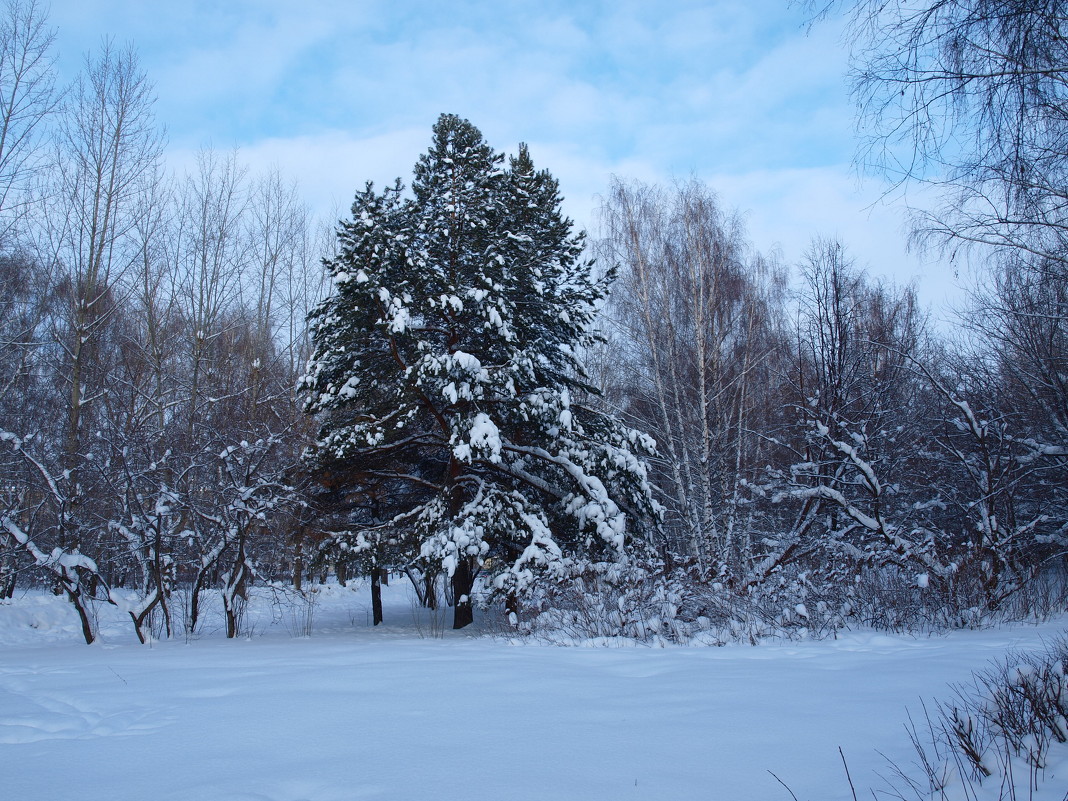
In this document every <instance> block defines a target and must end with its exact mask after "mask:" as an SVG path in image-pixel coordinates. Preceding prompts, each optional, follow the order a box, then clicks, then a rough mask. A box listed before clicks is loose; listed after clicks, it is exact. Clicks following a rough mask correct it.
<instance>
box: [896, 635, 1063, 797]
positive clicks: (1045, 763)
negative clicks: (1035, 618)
mask: <svg viewBox="0 0 1068 801" xmlns="http://www.w3.org/2000/svg"><path fill="white" fill-rule="evenodd" d="M924 717H925V729H926V731H921V729H920V728H919V727H918V726H917V725H916V724H915V723H912V724H910V726H909V734H910V736H911V738H912V741H913V744H914V746H915V748H916V753H917V757H918V762H917V767H919V769H920V776H919V778H917V777H916V776H915V775H913V774H911V773H910V772H909V771H908V770H907V769H906V768H905V767H904V766H901V765H895V766H894V775H893V777H892V778H891V780H890V785H891V790H889V791H884V793H883V794H882V795H883V797H886V798H898V799H908V798H915V799H917V800H918V801H927V799H937V801H956V799H962V801H1009V800H1010V799H1012V801H1015V799H1025V798H1026V799H1052V800H1053V801H1061V799H1063V798H1064V797H1065V793H1064V785H1065V776H1066V774H1068V639H1062V640H1059V641H1057V642H1055V643H1053V644H1052V645H1050V647H1049V648H1048V649H1047V650H1046V651H1045V652H1044V653H1038V654H1023V655H1013V656H1009V657H1007V658H1006V659H1005V660H1004V661H1002V662H1000V663H998V664H996V665H995V666H994V667H992V668H990V669H988V670H986V671H983V672H980V673H977V674H976V675H975V676H974V677H973V682H972V684H970V685H967V686H960V687H957V688H956V698H955V699H954V700H952V701H949V702H946V703H942V704H939V705H938V707H937V709H936V711H935V712H934V714H933V719H932V715H930V714H928V711H927V709H926V708H925V709H924Z"/></svg>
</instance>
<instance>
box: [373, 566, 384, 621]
mask: <svg viewBox="0 0 1068 801" xmlns="http://www.w3.org/2000/svg"><path fill="white" fill-rule="evenodd" d="M371 617H372V618H373V620H374V625H376V626H377V625H378V624H379V623H381V622H382V571H381V570H379V569H378V568H377V567H376V568H374V569H373V570H372V571H371Z"/></svg>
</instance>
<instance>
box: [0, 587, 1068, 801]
mask: <svg viewBox="0 0 1068 801" xmlns="http://www.w3.org/2000/svg"><path fill="white" fill-rule="evenodd" d="M386 597H387V608H386V625H385V626H380V627H378V628H377V629H372V628H370V627H369V626H367V624H366V613H365V609H364V606H365V605H366V602H367V598H366V590H365V589H361V590H360V591H359V592H351V591H349V590H345V589H342V588H339V587H336V586H335V587H327V588H324V590H323V592H322V593H321V598H320V601H319V606H318V607H317V609H316V617H315V618H314V634H313V636H312V637H311V638H296V637H293V636H291V634H290V631H291V630H292V625H291V624H290V623H287V622H286V621H285V620H284V619H283V618H282V616H281V615H280V614H279V612H278V608H277V607H271V605H270V604H267V603H265V602H264V599H262V598H261V599H260V602H259V603H254V604H253V605H252V608H250V613H249V623H250V625H251V626H252V630H253V634H252V636H251V637H249V638H242V639H238V640H236V641H226V640H224V639H222V638H221V635H220V634H218V633H211V632H209V633H206V634H204V635H203V636H202V637H201V638H199V639H196V640H193V641H191V642H188V643H187V642H185V641H184V640H182V639H180V638H179V639H178V640H176V641H169V642H156V643H153V644H152V645H151V646H141V645H139V644H137V643H136V641H135V640H134V635H133V631H132V626H130V624H129V623H124V622H123V621H122V620H121V618H119V617H117V616H112V617H107V614H110V613H107V614H105V613H102V620H101V623H102V630H103V632H104V638H103V642H102V643H100V644H98V645H94V646H85V645H84V644H80V643H79V642H78V640H77V637H78V630H77V624H76V621H75V620H73V613H72V612H69V610H68V608H67V607H66V606H65V605H64V604H63V602H62V600H57V599H54V598H52V597H51V596H47V595H41V594H28V595H26V596H24V597H22V598H18V599H16V600H15V601H14V602H11V603H4V604H0V776H2V777H3V779H2V784H0V787H2V792H0V795H2V797H4V798H11V799H18V801H48V800H49V799H57V801H58V800H59V799H72V798H78V799H81V800H82V801H96V800H97V799H99V801H105V800H106V801H125V799H130V801H133V799H138V801H141V800H142V799H146V798H151V799H154V800H158V801H179V800H182V801H185V800H186V799H188V800H189V801H193V800H194V799H196V800H197V801H201V800H202V799H208V800H212V801H348V800H349V799H365V798H366V799H426V798H433V799H435V801H439V800H440V801H451V800H452V799H457V801H458V800H459V799H475V800H477V799H501V800H502V801H510V800H514V801H528V800H529V801H534V799H537V800H538V801H542V800H543V799H567V800H571V799H574V800H575V801H599V800H600V799H604V800H605V801H609V799H611V801H616V800H617V799H664V800H665V801H667V799H671V800H672V801H681V800H682V799H707V800H709V801H765V800H767V801H777V800H778V799H784V800H786V799H789V794H788V793H787V791H786V790H785V789H784V788H783V787H782V786H781V785H780V784H779V783H778V782H777V781H776V780H775V779H774V778H773V777H772V776H771V775H770V774H769V773H768V771H773V772H774V773H775V774H776V775H777V776H779V777H780V778H781V779H782V780H783V781H784V782H786V783H787V784H788V785H789V786H790V788H791V789H792V790H793V792H794V793H795V794H796V795H797V797H798V799H800V801H839V800H841V801H848V799H851V798H852V795H851V793H850V790H849V787H848V785H847V783H846V781H845V777H844V773H843V770H842V765H841V761H840V757H839V755H838V751H837V748H838V747H839V746H841V747H842V748H843V750H844V752H845V755H846V757H847V759H848V760H849V768H850V771H851V773H852V776H853V779H854V782H855V783H856V785H857V787H858V793H859V794H860V795H861V797H870V793H868V792H867V789H866V788H867V787H868V786H875V787H882V786H883V784H882V782H881V781H880V779H879V778H878V776H877V775H876V773H884V774H888V773H889V769H888V765H887V762H886V760H885V759H884V758H883V757H882V756H880V754H879V753H878V752H882V753H883V754H885V755H886V756H887V757H889V758H890V759H892V760H894V761H896V762H898V763H899V764H901V765H903V766H908V765H910V764H911V762H912V761H913V759H914V755H913V753H912V750H911V746H910V745H909V742H908V738H907V736H906V733H905V731H904V726H903V724H904V723H905V722H906V720H907V712H906V709H907V708H911V709H912V710H913V712H914V716H915V714H916V713H917V712H919V711H920V710H919V702H920V699H921V698H922V699H925V700H927V701H928V702H930V700H931V699H932V698H936V699H937V698H940V699H943V700H948V698H949V696H950V691H949V690H948V688H947V684H949V683H951V682H957V683H960V682H965V681H967V680H968V678H969V676H970V673H971V671H973V670H976V669H979V668H982V667H984V666H986V665H987V664H988V662H989V661H990V660H991V659H993V658H996V657H1000V656H1002V655H1004V653H1005V652H1006V650H1007V649H1011V648H1017V649H1038V648H1040V647H1041V646H1042V642H1043V640H1044V639H1051V638H1053V637H1055V636H1057V635H1058V634H1059V633H1061V632H1062V631H1063V630H1064V627H1065V621H1064V620H1061V621H1059V622H1055V623H1050V624H1044V625H1041V626H1013V627H1005V628H1002V629H997V630H988V631H962V632H956V633H954V634H952V635H951V636H948V637H932V638H911V637H898V636H886V635H880V634H875V633H870V632H867V633H865V632H858V633H851V634H847V635H846V636H844V637H842V638H840V639H838V640H833V641H823V642H802V643H784V644H763V645H760V646H757V647H751V646H745V645H737V646H734V645H732V646H727V647H723V648H702V647H689V648H686V647H669V648H648V647H629V648H624V647H620V648H612V647H597V648H584V647H571V648H564V647H553V646H544V645H533V644H519V645H517V644H516V641H512V640H509V639H508V638H503V637H496V638H493V637H486V636H483V637H473V636H470V635H467V634H465V633H463V632H459V633H454V632H452V631H445V632H444V636H443V637H441V638H435V637H421V636H420V633H419V632H423V634H424V635H425V634H427V633H429V632H430V631H432V630H433V627H432V626H431V625H430V623H431V621H428V620H427V619H425V618H424V619H423V620H420V621H416V620H415V618H414V617H413V612H414V609H413V606H412V604H411V602H410V600H409V599H408V590H407V588H406V587H405V586H404V583H403V582H400V581H398V582H395V583H394V585H393V586H391V587H389V588H387V592H386ZM68 613H69V615H70V618H71V619H70V620H67V615H68ZM519 642H521V643H522V642H523V641H519ZM1053 762H1054V761H1053V760H1051V766H1050V767H1049V768H1048V769H1047V774H1054V775H1048V776H1047V778H1048V779H1049V781H1048V782H1047V785H1048V786H1049V787H1053V786H1057V784H1058V782H1057V779H1056V775H1055V774H1056V772H1058V771H1059V772H1061V773H1064V772H1065V771H1066V770H1068V765H1066V764H1065V763H1063V762H1062V763H1058V764H1053ZM1059 786H1060V787H1061V788H1062V789H1061V791H1060V795H1052V794H1051V795H1049V796H1048V797H1049V798H1054V797H1055V798H1057V799H1058V801H1059V799H1060V797H1061V796H1063V793H1064V790H1063V788H1064V787H1066V786H1068V778H1066V779H1065V781H1064V782H1063V783H1061V784H1060V785H1059ZM1038 797H1040V798H1041V797H1045V796H1038Z"/></svg>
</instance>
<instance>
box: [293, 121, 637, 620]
mask: <svg viewBox="0 0 1068 801" xmlns="http://www.w3.org/2000/svg"><path fill="white" fill-rule="evenodd" d="M503 161H504V160H503V157H502V156H500V155H497V154H495V153H494V151H493V150H492V148H490V147H489V145H488V144H486V142H485V141H484V140H483V138H482V135H481V133H480V132H479V131H478V129H477V128H475V127H474V126H473V125H471V124H470V123H469V122H467V121H466V120H463V119H461V118H459V117H456V116H454V115H443V116H442V117H441V118H440V119H439V120H438V122H437V124H436V125H435V126H434V130H433V144H432V146H431V148H430V150H429V151H428V152H427V153H426V154H424V155H423V156H421V157H420V159H419V161H418V163H417V164H416V167H415V179H414V182H413V185H412V197H410V198H404V197H403V190H402V187H401V184H400V182H399V181H398V183H397V184H396V185H395V186H393V187H391V188H389V189H387V190H385V191H384V192H383V193H381V194H378V193H376V192H375V191H374V188H373V187H372V186H371V185H370V184H368V186H367V188H366V189H365V190H364V191H363V192H360V193H359V194H357V196H356V201H355V203H354V204H353V207H352V212H353V213H352V219H351V220H349V221H346V222H343V223H342V224H341V226H340V227H339V229H338V240H339V248H338V255H337V257H336V258H334V259H332V260H329V261H327V262H326V267H327V269H328V270H329V271H330V273H331V275H332V277H333V281H334V285H335V291H334V292H333V293H332V294H331V296H330V297H329V298H328V299H327V300H326V301H324V302H323V303H322V304H321V305H320V307H319V308H317V309H316V310H315V311H314V312H313V313H312V314H311V316H310V322H311V324H312V327H313V336H314V341H315V345H316V350H315V354H314V356H313V358H312V360H311V363H310V366H309V370H308V374H307V376H306V377H305V378H304V380H303V388H304V389H305V390H306V391H307V393H308V395H307V402H306V407H305V408H306V410H307V411H308V412H310V413H313V414H317V415H319V417H320V421H321V428H320V433H319V439H318V443H317V448H316V449H315V452H314V454H313V455H312V456H311V457H310V458H311V460H312V466H313V469H315V470H316V471H317V472H318V473H319V474H320V476H322V477H323V479H324V481H325V482H326V483H327V484H329V485H331V486H333V487H334V488H335V489H336V490H337V491H338V492H341V493H343V494H344V495H346V496H347V497H348V498H350V499H354V500H353V501H351V502H350V504H349V508H350V509H353V510H358V511H355V512H353V513H351V514H350V515H349V519H348V521H347V522H346V525H345V526H344V528H345V529H346V530H345V531H344V532H343V533H341V534H339V538H340V539H341V540H342V543H341V547H342V548H346V547H347V548H350V549H357V550H359V549H368V548H376V549H379V550H381V547H380V546H381V545H382V544H383V543H389V545H390V548H391V552H393V553H397V554H400V555H401V556H399V557H398V558H401V559H406V560H409V561H412V562H421V563H422V564H423V565H424V566H425V567H426V568H429V569H431V570H433V569H435V568H440V569H443V570H444V571H446V573H447V574H448V575H449V576H450V577H451V581H452V587H453V592H454V595H455V604H456V605H455V617H454V627H455V628H461V627H463V626H465V625H467V624H468V623H470V622H471V621H472V607H471V593H472V589H473V586H474V581H475V578H476V576H477V574H478V573H479V571H487V572H488V574H489V575H488V579H487V586H488V587H489V588H490V589H491V591H493V592H495V593H499V594H501V595H504V596H506V597H507V598H509V599H510V600H511V601H513V602H514V600H515V599H516V598H517V597H519V596H520V595H521V594H522V593H524V592H525V591H526V590H528V589H529V588H530V587H531V586H532V585H533V583H534V582H535V580H536V579H537V577H538V576H539V575H546V574H547V575H549V576H552V577H564V576H567V575H569V574H570V573H572V572H573V571H574V570H576V569H579V567H580V566H588V565H590V564H591V563H592V564H611V563H614V562H617V561H619V560H621V559H623V558H624V554H625V544H626V542H627V536H628V525H630V526H631V527H633V526H641V525H645V524H647V523H648V522H649V521H650V520H652V519H654V518H655V516H656V514H657V507H656V504H655V502H654V501H653V500H652V498H651V494H650V489H649V485H648V483H647V480H646V467H645V463H644V461H643V456H644V454H646V453H648V452H650V451H651V449H652V447H653V443H652V441H651V440H650V439H649V438H648V437H645V436H644V435H642V434H639V433H638V432H636V431H634V430H631V429H629V428H627V427H626V426H624V425H622V424H621V423H620V422H619V421H617V420H615V419H613V418H611V417H609V416H606V415H605V414H603V413H601V412H598V411H595V410H593V409H591V408H588V407H586V406H584V405H581V404H579V403H577V402H576V398H577V397H579V396H581V395H582V394H584V393H585V392H588V391H590V388H589V387H588V386H586V385H585V383H584V381H583V370H582V368H581V365H580V364H579V362H578V359H577V352H578V351H579V350H580V349H582V348H583V347H585V346H587V345H589V344H590V343H592V342H593V341H595V340H596V338H597V337H596V334H595V333H594V330H593V323H594V319H595V316H596V314H597V308H598V306H599V304H600V302H601V300H602V299H603V297H604V293H605V291H606V288H607V284H608V282H609V280H610V276H609V277H608V278H605V279H603V280H596V279H595V277H594V275H593V273H592V263H591V262H589V261H588V260H586V259H584V258H583V257H582V243H583V236H582V234H573V233H572V231H571V229H572V224H571V221H570V220H568V219H567V218H566V217H564V216H563V214H562V212H561V210H560V202H561V201H560V195H559V191H558V187H557V183H556V181H555V180H554V179H553V178H552V177H551V176H550V175H549V174H548V172H545V171H536V170H535V169H534V166H533V163H532V162H531V159H530V155H529V153H528V152H527V149H526V147H523V146H521V147H520V150H519V154H518V156H516V157H514V158H513V159H511V161H510V164H509V167H508V168H507V169H505V168H504V166H503ZM400 566H402V565H398V567H400Z"/></svg>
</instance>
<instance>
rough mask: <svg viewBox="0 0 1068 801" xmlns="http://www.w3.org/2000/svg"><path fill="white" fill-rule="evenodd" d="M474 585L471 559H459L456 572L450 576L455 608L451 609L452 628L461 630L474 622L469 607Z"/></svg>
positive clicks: (471, 610)
mask: <svg viewBox="0 0 1068 801" xmlns="http://www.w3.org/2000/svg"><path fill="white" fill-rule="evenodd" d="M474 584H475V572H474V570H473V569H472V566H471V557H469V556H468V557H464V558H462V559H460V561H459V563H458V564H457V565H456V572H455V573H453V574H452V594H453V598H454V599H455V602H456V606H454V607H453V614H452V627H453V628H454V629H462V628H463V627H464V626H469V625H471V624H472V623H474V622H475V614H474V610H473V609H472V607H471V589H472V588H473V587H474Z"/></svg>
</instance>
